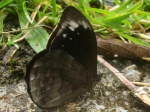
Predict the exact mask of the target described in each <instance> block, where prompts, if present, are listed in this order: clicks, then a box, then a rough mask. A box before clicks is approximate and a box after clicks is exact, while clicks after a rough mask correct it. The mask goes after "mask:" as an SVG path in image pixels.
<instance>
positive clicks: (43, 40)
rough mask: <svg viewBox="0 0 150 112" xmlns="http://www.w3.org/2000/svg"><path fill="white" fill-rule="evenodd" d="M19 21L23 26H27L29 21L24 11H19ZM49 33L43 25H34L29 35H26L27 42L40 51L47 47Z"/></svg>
mask: <svg viewBox="0 0 150 112" xmlns="http://www.w3.org/2000/svg"><path fill="white" fill-rule="evenodd" d="M18 16H19V22H20V26H21V28H22V29H23V28H25V25H26V23H27V22H28V20H27V18H26V16H25V14H24V13H23V11H18ZM48 38H49V34H48V33H47V32H46V30H44V29H43V28H42V27H34V28H33V29H32V31H31V29H30V32H29V33H28V35H27V36H26V38H25V39H26V40H27V42H28V43H29V44H30V46H31V47H32V48H33V49H34V50H35V51H36V52H37V53H38V52H40V51H42V50H43V49H45V48H46V45H47V42H48Z"/></svg>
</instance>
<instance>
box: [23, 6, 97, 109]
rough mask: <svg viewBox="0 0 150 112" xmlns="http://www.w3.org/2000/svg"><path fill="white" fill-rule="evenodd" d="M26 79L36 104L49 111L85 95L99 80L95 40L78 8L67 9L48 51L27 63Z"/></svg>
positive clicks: (53, 34)
mask: <svg viewBox="0 0 150 112" xmlns="http://www.w3.org/2000/svg"><path fill="white" fill-rule="evenodd" d="M25 80H26V82H27V89H28V93H29V95H30V97H31V99H32V100H33V102H34V103H35V104H36V105H37V106H39V107H41V108H46V109H47V108H52V107H56V106H60V105H62V104H63V103H64V102H67V101H70V100H71V99H73V98H75V97H77V96H80V95H81V94H83V93H86V92H87V91H89V90H91V88H92V87H93V86H95V84H96V83H97V82H98V81H99V77H98V76H97V44H96V37H95V34H94V31H93V29H92V27H91V25H90V23H89V22H88V20H87V19H86V18H85V17H84V16H83V15H82V14H81V13H80V12H79V11H78V10H77V9H76V8H74V7H72V6H69V7H67V8H66V9H65V10H64V12H63V14H62V17H61V19H60V22H59V23H58V25H57V27H56V28H55V30H54V31H53V33H52V35H51V36H50V39H49V41H48V44H47V48H46V49H45V50H43V51H42V52H40V53H38V54H37V55H35V57H34V58H33V59H32V60H31V61H30V62H29V63H28V65H27V68H26V76H25Z"/></svg>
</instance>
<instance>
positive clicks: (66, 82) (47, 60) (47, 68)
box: [28, 50, 88, 108]
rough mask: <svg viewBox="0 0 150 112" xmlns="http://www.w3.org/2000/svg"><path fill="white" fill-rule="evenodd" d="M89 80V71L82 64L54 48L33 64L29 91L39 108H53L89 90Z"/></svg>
mask: <svg viewBox="0 0 150 112" xmlns="http://www.w3.org/2000/svg"><path fill="white" fill-rule="evenodd" d="M66 59H67V60H69V61H66ZM64 61H65V63H64ZM87 82H88V72H87V71H86V70H85V68H84V67H83V66H81V65H80V64H79V63H78V62H77V61H76V60H75V59H74V58H73V57H72V56H71V55H69V54H68V53H67V52H65V51H63V50H54V51H52V52H49V53H46V54H45V55H44V56H42V57H40V58H39V59H38V60H37V61H36V62H35V63H34V65H33V67H32V69H31V71H30V79H29V84H28V91H29V93H30V96H31V98H32V100H33V101H34V102H35V103H36V104H37V105H38V106H39V107H41V108H50V107H53V106H57V105H60V104H62V103H63V102H66V101H68V100H71V99H72V98H74V97H76V96H79V95H80V94H81V93H83V92H86V91H87V88H86V86H87V85H88V84H87Z"/></svg>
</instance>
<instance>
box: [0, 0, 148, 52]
mask: <svg viewBox="0 0 150 112" xmlns="http://www.w3.org/2000/svg"><path fill="white" fill-rule="evenodd" d="M65 1H66V2H65V3H66V4H67V5H73V6H74V7H76V8H78V9H79V10H81V11H82V13H83V14H84V15H85V16H86V17H87V18H88V19H89V21H90V22H91V24H92V25H93V28H94V30H95V32H96V33H99V34H100V35H101V36H102V37H103V38H111V36H112V35H114V36H116V38H118V39H119V38H121V39H122V38H124V39H125V40H126V41H129V42H133V43H136V44H140V45H144V46H150V45H149V42H150V41H149V38H148V36H147V31H148V29H149V23H150V13H149V12H148V11H149V10H150V9H149V6H150V1H149V0H144V1H143V0H140V1H134V0H124V2H122V1H118V0H113V1H114V4H115V5H116V6H115V7H113V8H108V6H106V3H104V5H105V6H103V7H105V8H104V9H98V8H93V7H90V5H89V2H90V0H78V2H76V1H73V0H70V1H69V0H65ZM61 3H62V2H61ZM101 5H103V3H102V4H101ZM62 11H63V8H62V7H61V4H56V0H43V1H41V0H33V1H31V0H2V1H1V2H0V18H1V19H0V32H1V39H0V42H1V44H0V46H3V45H17V43H18V42H19V41H21V40H23V39H24V38H25V39H26V41H27V42H28V43H29V44H30V46H31V47H32V48H33V49H34V50H35V51H36V52H40V51H41V50H43V49H45V47H46V44H47V41H48V38H49V35H50V34H49V32H48V31H50V30H51V29H48V30H47V28H48V27H43V26H45V25H48V26H49V27H53V26H55V25H56V24H57V23H58V20H59V18H60V16H61V13H62ZM11 13H13V14H17V17H18V19H19V24H20V29H21V30H20V31H17V29H15V31H16V32H15V31H14V32H15V33H14V32H13V34H12V32H7V34H6V32H5V33H4V31H3V27H4V20H5V19H6V18H7V15H8V14H11ZM42 25H43V26H42ZM51 31H52V30H51ZM8 35H9V38H8ZM4 38H8V39H4ZM4 40H5V41H4ZM6 40H7V41H6Z"/></svg>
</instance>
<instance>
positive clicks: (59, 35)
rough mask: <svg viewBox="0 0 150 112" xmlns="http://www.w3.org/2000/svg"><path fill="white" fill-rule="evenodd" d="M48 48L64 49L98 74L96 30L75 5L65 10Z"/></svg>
mask: <svg viewBox="0 0 150 112" xmlns="http://www.w3.org/2000/svg"><path fill="white" fill-rule="evenodd" d="M50 44H51V45H50ZM47 49H49V50H54V49H63V50H65V51H67V52H68V53H69V54H70V55H72V56H73V57H74V58H75V59H76V60H78V61H79V62H80V63H82V64H83V65H84V67H86V68H87V69H88V70H89V71H90V72H95V73H94V75H96V74H97V72H96V70H97V69H96V66H97V65H96V64H95V63H96V61H97V56H96V54H97V44H96V38H95V34H94V31H93V29H92V27H91V25H90V23H89V22H88V20H87V19H86V18H85V17H84V16H83V15H82V14H81V12H79V11H78V10H77V9H75V8H74V7H68V8H67V9H66V10H64V12H63V14H62V17H61V19H60V22H59V23H58V25H57V27H56V29H55V31H54V32H53V33H52V35H51V37H50V40H49V44H48V45H47ZM93 68H94V70H93Z"/></svg>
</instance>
